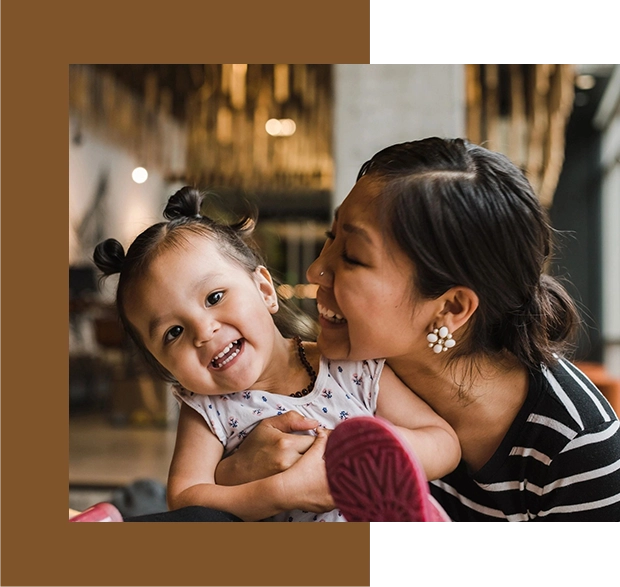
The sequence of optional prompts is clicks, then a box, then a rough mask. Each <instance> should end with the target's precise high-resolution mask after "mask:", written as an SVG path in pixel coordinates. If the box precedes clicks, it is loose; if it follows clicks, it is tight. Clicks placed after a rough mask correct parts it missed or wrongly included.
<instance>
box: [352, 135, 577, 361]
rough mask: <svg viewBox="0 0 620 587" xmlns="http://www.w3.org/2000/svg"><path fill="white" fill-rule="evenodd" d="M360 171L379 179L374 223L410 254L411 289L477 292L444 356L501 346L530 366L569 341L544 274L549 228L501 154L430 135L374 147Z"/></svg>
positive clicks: (569, 317)
mask: <svg viewBox="0 0 620 587" xmlns="http://www.w3.org/2000/svg"><path fill="white" fill-rule="evenodd" d="M364 175H367V176H369V177H372V178H376V179H378V180H379V181H380V185H381V195H380V196H379V197H380V198H381V206H380V208H381V213H380V222H381V223H382V227H383V230H384V231H385V233H386V234H388V235H390V236H391V237H392V238H394V239H395V240H396V242H397V244H398V245H399V247H400V248H401V249H402V250H403V251H404V252H405V253H406V254H407V255H408V257H409V258H410V259H411V261H412V262H413V265H414V269H415V271H414V281H415V283H414V286H415V289H414V291H417V292H419V295H421V296H422V297H424V298H427V299H434V298H437V297H439V296H440V295H442V294H443V293H445V292H446V291H447V290H448V289H450V288H452V287H454V286H465V287H468V288H470V289H472V290H473V291H474V292H475V293H476V294H477V295H478V297H479V300H480V304H479V307H478V309H477V310H476V312H475V313H474V315H473V318H472V321H471V324H470V327H469V329H468V336H466V337H465V338H466V340H462V341H459V344H458V345H457V346H456V347H454V349H453V350H452V351H451V355H452V358H455V359H456V358H458V357H464V356H470V357H475V356H480V355H484V354H499V353H502V352H503V351H505V350H508V351H510V352H511V353H512V354H513V355H515V356H516V357H517V358H518V359H519V360H520V361H521V362H522V363H523V364H524V365H526V366H528V367H530V368H532V369H536V370H540V368H541V364H543V363H544V364H552V363H553V362H555V361H556V357H557V355H558V354H566V353H567V352H568V351H569V350H571V349H572V342H573V338H574V335H575V333H576V330H577V327H578V324H579V319H578V314H577V311H576V308H575V305H574V303H573V301H572V300H571V298H570V296H569V295H568V293H567V292H566V290H565V289H564V288H563V287H562V286H561V285H560V283H559V282H558V281H557V280H556V279H554V278H553V277H551V276H549V275H545V274H544V269H545V264H546V262H547V260H548V259H549V256H550V254H551V239H552V233H553V229H552V228H551V226H550V224H549V222H548V219H547V215H546V212H545V210H544V208H543V207H542V206H541V204H540V202H539V200H538V198H537V197H536V195H535V194H534V192H533V190H532V187H531V186H530V184H529V182H528V181H527V179H526V178H525V176H524V174H523V173H522V172H521V171H520V170H519V169H518V168H517V167H516V166H515V165H513V164H512V163H511V162H510V161H509V160H508V159H507V158H506V157H504V156H503V155H501V154H499V153H495V152H492V151H489V150H487V149H484V148H483V147H480V146H477V145H474V144H471V143H468V142H467V141H464V140H462V139H452V140H445V139H440V138H436V137H433V138H428V139H424V140H420V141H412V142H407V143H402V144H397V145H393V146H391V147H387V148H386V149H383V150H382V151H379V152H378V153H377V154H375V155H374V156H373V157H372V159H370V160H369V161H367V162H366V163H364V165H363V166H362V168H361V169H360V172H359V175H358V179H359V178H360V177H362V176H364Z"/></svg>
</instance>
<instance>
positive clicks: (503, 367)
mask: <svg viewBox="0 0 620 587" xmlns="http://www.w3.org/2000/svg"><path fill="white" fill-rule="evenodd" d="M388 363H389V365H390V367H392V369H393V370H394V372H395V373H396V374H397V375H398V376H399V377H400V378H401V379H402V381H403V382H404V383H405V384H406V385H407V386H408V387H409V388H410V389H411V390H412V391H414V392H415V393H416V394H417V395H418V396H420V397H421V398H422V399H423V400H424V401H426V403H428V404H429V405H430V406H431V407H432V408H433V409H434V410H435V411H436V412H437V413H438V414H439V415H440V416H441V417H442V418H444V419H445V420H446V421H447V422H448V423H449V424H450V425H451V426H452V427H453V428H454V430H455V431H456V433H457V435H458V437H459V441H460V443H461V449H462V452H463V460H464V461H465V462H466V463H467V464H468V465H469V466H470V468H471V469H473V470H478V469H480V468H481V467H482V466H483V465H484V464H485V463H486V462H487V461H488V460H489V458H490V457H491V456H492V455H493V453H494V452H495V450H496V449H497V448H498V446H499V444H500V443H501V441H502V439H503V438H504V436H505V435H506V433H507V432H508V429H509V428H510V425H511V424H512V422H513V421H514V419H515V417H516V416H517V414H518V412H519V410H520V408H521V407H522V406H523V403H524V402H525V399H526V397H527V392H528V381H529V379H528V372H527V369H525V367H523V366H522V365H520V364H519V363H518V362H517V361H516V359H514V358H512V357H511V358H508V359H504V360H501V361H497V360H496V361H493V360H490V359H487V360H481V361H478V362H477V363H476V364H475V365H474V364H473V363H471V362H468V361H465V360H463V361H459V362H457V363H456V364H454V365H451V366H447V367H446V366H445V365H443V364H440V363H439V362H437V363H436V364H435V363H433V362H432V361H426V360H425V361H423V362H417V361H415V360H414V361H412V360H411V359H408V360H399V359H394V360H388Z"/></svg>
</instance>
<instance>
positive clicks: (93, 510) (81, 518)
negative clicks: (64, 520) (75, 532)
mask: <svg viewBox="0 0 620 587" xmlns="http://www.w3.org/2000/svg"><path fill="white" fill-rule="evenodd" d="M69 521H70V522H122V521H123V516H121V513H120V512H119V511H118V510H117V509H116V508H115V507H114V506H113V505H112V504H111V503H105V502H102V503H97V504H95V505H94V506H92V507H89V508H88V509H87V510H84V511H83V512H81V513H79V514H78V515H77V516H73V517H72V518H69Z"/></svg>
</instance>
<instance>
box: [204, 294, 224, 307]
mask: <svg viewBox="0 0 620 587" xmlns="http://www.w3.org/2000/svg"><path fill="white" fill-rule="evenodd" d="M223 297H224V292H222V291H216V292H213V293H212V294H209V295H208V296H207V305H208V306H214V305H215V304H217V303H218V302H220V301H221V300H222V298H223Z"/></svg>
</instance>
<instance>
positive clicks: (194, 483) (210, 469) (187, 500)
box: [168, 404, 334, 521]
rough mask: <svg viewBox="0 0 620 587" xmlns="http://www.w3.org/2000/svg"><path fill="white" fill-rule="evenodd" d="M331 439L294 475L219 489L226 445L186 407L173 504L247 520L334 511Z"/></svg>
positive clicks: (171, 486)
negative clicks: (327, 458) (328, 463)
mask: <svg viewBox="0 0 620 587" xmlns="http://www.w3.org/2000/svg"><path fill="white" fill-rule="evenodd" d="M326 438H327V434H326V433H325V432H323V431H321V432H320V433H319V435H318V436H317V437H316V438H315V439H313V440H314V444H313V445H312V447H311V448H310V449H309V450H308V451H307V452H306V455H305V457H304V458H303V459H300V460H299V461H298V462H297V463H296V464H295V466H293V467H291V468H290V469H289V470H288V471H285V472H283V473H279V474H277V475H272V476H270V477H266V478H264V479H260V480H257V481H252V482H250V483H244V484H242V485H236V486H222V485H216V483H215V476H214V474H215V468H216V466H217V464H218V462H219V460H220V459H221V457H222V454H223V447H222V445H221V443H220V442H219V440H218V439H217V438H216V437H215V435H214V434H212V433H211V431H210V430H209V429H208V428H207V426H206V424H205V422H204V420H203V419H202V417H201V416H200V414H198V413H197V412H196V411H194V410H193V409H191V408H190V407H188V406H186V405H185V404H184V405H183V406H182V407H181V414H180V416H179V424H178V430H177V441H176V446H175V450H174V455H173V458H172V464H171V466H170V474H169V477H168V505H169V507H170V508H171V509H178V508H181V507H184V506H188V505H201V506H205V507H210V508H213V509H217V510H222V511H226V512H229V513H231V514H234V515H236V516H238V517H240V518H241V519H242V520H245V521H256V520H262V519H264V518H267V517H269V516H272V515H275V514H277V513H279V512H282V511H286V510H289V509H294V508H301V509H305V510H308V511H314V512H323V511H329V510H330V509H333V507H334V505H333V502H332V500H331V496H330V495H329V490H328V487H327V477H326V474H325V466H324V463H323V460H322V456H323V452H324V450H325V446H324V445H325V442H326Z"/></svg>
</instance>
